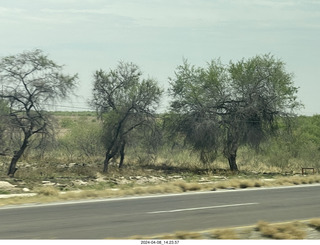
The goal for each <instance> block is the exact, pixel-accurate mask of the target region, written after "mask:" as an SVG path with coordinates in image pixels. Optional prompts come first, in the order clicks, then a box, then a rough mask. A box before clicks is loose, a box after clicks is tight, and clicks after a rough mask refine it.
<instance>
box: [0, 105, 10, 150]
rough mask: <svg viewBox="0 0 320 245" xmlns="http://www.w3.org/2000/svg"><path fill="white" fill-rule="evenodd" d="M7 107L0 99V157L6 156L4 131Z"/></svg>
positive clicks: (6, 123)
mask: <svg viewBox="0 0 320 245" xmlns="http://www.w3.org/2000/svg"><path fill="white" fill-rule="evenodd" d="M8 109H9V108H8V106H7V103H6V101H4V100H2V99H0V156H4V155H6V154H7V151H8V147H7V145H6V141H7V140H6V131H7V129H8V122H9V121H8V112H9V110H8Z"/></svg>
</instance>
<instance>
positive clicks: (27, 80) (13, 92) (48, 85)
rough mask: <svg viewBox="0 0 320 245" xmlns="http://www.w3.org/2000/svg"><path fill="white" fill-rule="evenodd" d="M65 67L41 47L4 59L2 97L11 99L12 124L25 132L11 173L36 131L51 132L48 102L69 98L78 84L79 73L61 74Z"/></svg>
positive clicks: (1, 64)
mask: <svg viewBox="0 0 320 245" xmlns="http://www.w3.org/2000/svg"><path fill="white" fill-rule="evenodd" d="M61 69H62V66H58V65H56V64H55V63H54V62H53V61H51V60H49V59H48V58H47V56H46V55H44V54H43V53H42V51H41V50H38V49H36V50H34V51H30V52H24V53H22V54H18V55H16V56H8V57H4V58H2V59H1V62H0V85H1V86H2V90H1V92H0V98H2V99H3V100H6V101H8V106H9V109H10V113H9V118H10V124H11V125H12V126H13V127H15V128H17V129H19V130H20V131H22V132H23V139H22V143H21V144H20V145H21V148H20V149H19V150H18V151H15V152H16V153H15V154H14V156H13V158H12V161H11V166H10V169H9V173H8V174H9V175H13V174H14V172H13V171H15V164H16V162H17V161H18V160H19V158H20V157H21V155H22V154H23V152H24V150H25V149H26V148H27V146H28V144H29V138H30V137H31V136H32V135H34V134H39V133H41V134H46V133H49V132H50V131H51V129H50V119H49V116H48V115H47V113H46V111H45V108H44V107H43V105H45V102H47V101H51V102H54V101H55V100H57V99H63V98H65V97H66V96H67V95H68V93H69V92H71V91H72V90H73V89H74V87H75V84H76V80H77V75H74V76H66V75H63V74H62V73H61Z"/></svg>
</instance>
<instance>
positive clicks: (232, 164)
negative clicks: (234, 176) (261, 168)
mask: <svg viewBox="0 0 320 245" xmlns="http://www.w3.org/2000/svg"><path fill="white" fill-rule="evenodd" d="M236 158H237V153H234V154H232V153H231V154H230V155H229V156H228V162H229V166H230V170H231V171H238V166H237V161H236Z"/></svg>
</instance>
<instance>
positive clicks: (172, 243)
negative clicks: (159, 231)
mask: <svg viewBox="0 0 320 245" xmlns="http://www.w3.org/2000/svg"><path fill="white" fill-rule="evenodd" d="M140 244H144V245H153V244H154V245H157V244H158V245H177V244H179V240H141V243H140Z"/></svg>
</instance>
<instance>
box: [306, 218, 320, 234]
mask: <svg viewBox="0 0 320 245" xmlns="http://www.w3.org/2000/svg"><path fill="white" fill-rule="evenodd" d="M309 226H311V227H313V228H315V229H316V230H317V231H320V218H317V219H312V220H310V222H309Z"/></svg>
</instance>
